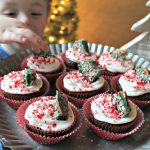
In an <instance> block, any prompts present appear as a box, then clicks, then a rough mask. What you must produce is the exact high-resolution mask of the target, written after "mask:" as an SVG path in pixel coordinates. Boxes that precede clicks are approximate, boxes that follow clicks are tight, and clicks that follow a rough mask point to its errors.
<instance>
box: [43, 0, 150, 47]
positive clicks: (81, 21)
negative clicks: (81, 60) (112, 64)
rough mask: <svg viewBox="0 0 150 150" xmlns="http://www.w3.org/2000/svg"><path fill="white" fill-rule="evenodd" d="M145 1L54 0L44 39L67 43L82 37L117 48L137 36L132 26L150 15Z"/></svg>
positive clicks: (149, 9)
mask: <svg viewBox="0 0 150 150" xmlns="http://www.w3.org/2000/svg"><path fill="white" fill-rule="evenodd" d="M146 2H147V0H59V1H58V0H53V2H52V5H51V14H50V17H49V24H48V28H46V34H45V35H46V36H45V37H46V38H47V40H48V42H49V43H67V42H72V41H74V40H75V39H80V38H84V39H86V40H88V41H89V42H92V43H97V44H99V43H100V44H104V45H110V46H114V47H120V46H122V45H124V44H125V43H127V42H128V41H130V40H132V39H133V38H134V37H136V36H137V35H139V33H137V32H134V31H131V30H130V29H131V26H132V25H133V24H134V23H135V22H137V21H139V20H140V19H142V18H143V17H145V16H146V15H147V14H148V13H149V12H150V7H146Z"/></svg>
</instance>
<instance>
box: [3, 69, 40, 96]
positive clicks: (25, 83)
mask: <svg viewBox="0 0 150 150" xmlns="http://www.w3.org/2000/svg"><path fill="white" fill-rule="evenodd" d="M42 85H43V81H42V79H41V77H40V75H38V74H36V73H35V72H34V71H32V70H30V69H25V70H21V71H13V72H10V73H9V74H7V75H5V76H4V77H3V80H2V81H1V89H2V90H3V91H5V92H8V93H11V94H30V93H35V92H37V91H39V90H40V88H41V87H42Z"/></svg>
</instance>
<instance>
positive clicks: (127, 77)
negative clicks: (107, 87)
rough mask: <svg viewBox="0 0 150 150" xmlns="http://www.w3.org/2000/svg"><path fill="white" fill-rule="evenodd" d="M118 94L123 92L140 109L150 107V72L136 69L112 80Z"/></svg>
mask: <svg viewBox="0 0 150 150" xmlns="http://www.w3.org/2000/svg"><path fill="white" fill-rule="evenodd" d="M111 87H112V89H113V90H114V91H115V92H116V91H119V90H123V91H125V92H126V93H127V96H128V97H129V98H130V99H131V100H132V101H133V102H134V103H136V104H137V105H138V106H139V107H144V106H148V105H150V72H149V71H148V69H146V68H135V69H132V70H128V71H127V72H126V73H124V74H122V75H118V76H116V77H114V78H113V79H112V80H111Z"/></svg>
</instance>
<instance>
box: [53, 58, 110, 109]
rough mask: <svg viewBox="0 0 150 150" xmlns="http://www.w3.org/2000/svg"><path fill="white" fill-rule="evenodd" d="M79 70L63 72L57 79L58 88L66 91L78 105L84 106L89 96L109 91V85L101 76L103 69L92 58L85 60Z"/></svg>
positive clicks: (70, 98) (69, 97)
mask: <svg viewBox="0 0 150 150" xmlns="http://www.w3.org/2000/svg"><path fill="white" fill-rule="evenodd" d="M78 67H79V70H73V71H70V72H68V73H66V74H62V75H61V76H60V77H59V78H58V79H57V81H56V88H57V89H58V90H59V91H62V92H63V93H65V94H66V95H67V97H68V99H69V100H70V101H71V102H72V103H74V104H75V105H77V106H82V105H83V103H84V102H85V101H86V99H87V98H89V97H91V96H93V95H96V94H98V93H103V92H107V91H108V90H109V85H108V83H107V81H106V80H105V79H104V78H103V77H102V76H101V74H102V70H100V68H98V67H97V66H96V65H95V63H94V62H93V61H91V60H87V61H83V62H81V63H80V64H79V65H78Z"/></svg>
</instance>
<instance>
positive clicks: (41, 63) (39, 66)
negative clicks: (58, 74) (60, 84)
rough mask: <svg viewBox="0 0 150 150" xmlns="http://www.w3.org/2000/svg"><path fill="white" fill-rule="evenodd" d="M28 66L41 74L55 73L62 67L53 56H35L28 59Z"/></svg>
mask: <svg viewBox="0 0 150 150" xmlns="http://www.w3.org/2000/svg"><path fill="white" fill-rule="evenodd" d="M27 66H28V67H29V68H30V69H33V70H35V71H39V72H54V71H56V70H57V69H58V68H59V67H60V61H59V60H58V59H57V58H56V57H53V56H46V57H43V56H34V55H31V56H30V57H29V58H28V59H27Z"/></svg>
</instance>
